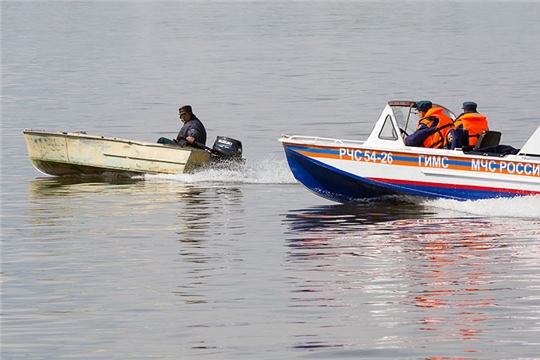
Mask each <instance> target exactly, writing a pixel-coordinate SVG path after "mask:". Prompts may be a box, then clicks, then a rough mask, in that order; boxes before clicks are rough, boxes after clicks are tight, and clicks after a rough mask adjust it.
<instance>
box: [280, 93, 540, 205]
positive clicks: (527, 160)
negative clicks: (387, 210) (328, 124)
mask: <svg viewBox="0 0 540 360" xmlns="http://www.w3.org/2000/svg"><path fill="white" fill-rule="evenodd" d="M415 106H416V102H414V101H390V102H389V103H388V104H387V105H386V107H385V108H384V110H383V112H382V114H381V116H380V117H379V119H378V121H377V123H376V124H375V126H374V128H373V130H372V131H371V134H370V135H369V136H368V138H367V139H366V140H365V141H355V140H342V139H329V138H321V137H314V136H301V135H292V136H290V135H282V136H281V138H280V139H279V141H280V142H281V143H282V145H283V147H284V150H285V154H286V157H287V161H288V163H289V167H290V169H291V171H292V173H293V175H294V177H295V178H296V179H297V180H298V181H299V182H300V183H302V184H303V185H304V186H305V187H307V188H308V189H309V190H311V191H313V192H314V193H315V194H317V195H319V196H322V197H323V198H326V199H329V200H332V201H336V202H340V203H350V202H357V201H364V200H366V199H378V198H396V197H398V198H399V197H403V196H405V197H410V196H414V197H416V196H420V197H427V198H445V199H455V200H477V199H489V198H499V197H515V196H527V195H540V126H539V127H538V128H537V129H536V131H535V132H534V133H533V135H532V136H531V137H530V138H529V140H528V141H527V142H526V143H525V144H524V145H523V146H522V147H521V149H514V148H512V147H511V146H503V145H499V141H500V133H497V132H491V131H490V132H487V133H486V134H485V135H484V137H483V139H482V138H480V139H479V141H478V144H477V145H476V147H475V148H463V149H453V150H450V149H430V148H423V147H411V146H406V145H405V141H404V136H406V135H407V133H412V132H414V129H415V127H416V125H417V122H418V114H417V112H416V109H415ZM434 106H438V107H442V108H443V109H444V112H445V113H446V114H447V115H448V116H450V117H451V118H452V119H455V115H454V114H453V113H452V112H451V111H450V110H448V109H446V108H444V107H443V106H441V105H436V104H434ZM492 135H496V136H492ZM497 135H498V136H497ZM509 149H512V150H513V151H508V150H509Z"/></svg>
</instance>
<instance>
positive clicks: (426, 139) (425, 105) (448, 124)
mask: <svg viewBox="0 0 540 360" xmlns="http://www.w3.org/2000/svg"><path fill="white" fill-rule="evenodd" d="M416 109H417V110H418V116H420V120H418V126H417V127H416V130H415V132H414V133H412V134H411V135H409V136H407V138H406V139H405V144H406V145H407V146H422V147H427V148H434V149H440V148H443V147H444V146H445V145H446V134H447V133H448V131H449V130H450V129H452V128H453V127H454V123H453V121H452V119H450V118H449V117H448V116H446V115H445V114H443V109H442V108H440V107H433V104H432V102H431V101H429V100H422V101H418V102H417V103H416Z"/></svg>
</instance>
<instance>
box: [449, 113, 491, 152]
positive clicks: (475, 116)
mask: <svg viewBox="0 0 540 360" xmlns="http://www.w3.org/2000/svg"><path fill="white" fill-rule="evenodd" d="M460 125H461V126H462V127H463V129H464V130H467V132H468V133H469V145H470V146H474V145H476V143H477V142H478V138H479V137H480V134H482V132H483V131H488V130H489V128H488V122H487V118H486V117H485V116H484V115H482V114H480V113H477V112H468V113H464V114H461V115H460V116H459V117H458V118H457V119H456V121H454V126H455V127H458V126H460Z"/></svg>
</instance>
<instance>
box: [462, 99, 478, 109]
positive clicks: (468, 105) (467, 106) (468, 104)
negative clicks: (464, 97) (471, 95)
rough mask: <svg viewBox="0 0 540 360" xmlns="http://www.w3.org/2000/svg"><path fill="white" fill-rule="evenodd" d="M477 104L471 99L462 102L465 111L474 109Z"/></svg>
mask: <svg viewBox="0 0 540 360" xmlns="http://www.w3.org/2000/svg"><path fill="white" fill-rule="evenodd" d="M477 106H478V105H477V104H476V103H475V102H472V101H466V102H464V103H463V108H462V109H463V110H465V111H476V107H477Z"/></svg>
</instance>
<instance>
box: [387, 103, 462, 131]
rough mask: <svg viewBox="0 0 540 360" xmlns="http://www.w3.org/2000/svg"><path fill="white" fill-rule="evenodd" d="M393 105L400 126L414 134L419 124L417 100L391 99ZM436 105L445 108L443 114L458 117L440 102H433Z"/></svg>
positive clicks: (452, 117) (453, 118)
mask: <svg viewBox="0 0 540 360" xmlns="http://www.w3.org/2000/svg"><path fill="white" fill-rule="evenodd" d="M388 104H389V105H390V106H391V107H392V111H393V113H394V117H395V119H396V121H397V123H398V125H399V128H400V129H401V130H402V132H403V131H405V132H406V133H407V134H412V133H413V132H414V131H415V130H416V126H417V125H418V120H420V117H419V116H418V110H416V101H390V102H389V103H388ZM433 106H434V107H441V108H443V114H445V115H447V116H449V117H450V118H451V119H452V120H455V119H456V115H455V114H454V113H453V112H452V111H450V110H449V109H447V108H445V107H444V106H442V105H439V104H433Z"/></svg>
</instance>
